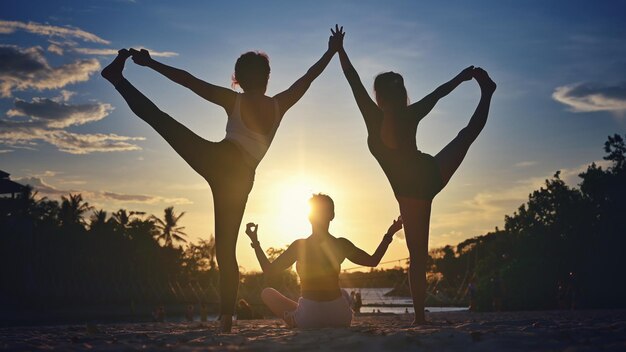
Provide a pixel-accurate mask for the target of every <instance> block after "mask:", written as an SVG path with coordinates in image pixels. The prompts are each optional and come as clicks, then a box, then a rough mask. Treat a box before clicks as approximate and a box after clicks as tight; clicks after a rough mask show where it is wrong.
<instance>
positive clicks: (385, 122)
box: [335, 26, 496, 324]
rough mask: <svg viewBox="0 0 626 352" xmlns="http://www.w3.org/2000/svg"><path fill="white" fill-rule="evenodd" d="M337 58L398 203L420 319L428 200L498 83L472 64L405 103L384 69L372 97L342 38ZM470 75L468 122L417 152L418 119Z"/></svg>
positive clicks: (457, 159)
mask: <svg viewBox="0 0 626 352" xmlns="http://www.w3.org/2000/svg"><path fill="white" fill-rule="evenodd" d="M335 30H336V32H337V33H338V35H340V36H341V39H343V35H344V33H343V27H341V28H338V27H337V26H335ZM339 59H340V61H341V67H342V69H343V72H344V74H345V76H346V79H347V80H348V83H349V84H350V87H351V88H352V93H353V94H354V98H355V99H356V102H357V105H358V107H359V110H360V111H361V114H362V115H363V119H364V120H365V125H366V126H367V131H368V138H367V144H368V147H369V150H370V152H371V153H372V155H373V156H374V158H376V160H377V161H378V163H379V165H380V166H381V168H382V169H383V172H384V173H385V175H386V176H387V179H388V180H389V183H390V184H391V188H392V189H393V192H394V195H395V197H396V200H397V201H398V204H399V206H400V213H401V215H402V220H403V222H404V232H405V234H406V242H407V247H408V249H409V256H410V258H411V266H410V268H409V281H410V288H411V295H412V298H413V306H414V308H415V321H414V322H413V323H414V324H421V323H424V322H425V320H424V300H425V298H426V258H427V256H428V232H429V227H430V210H431V204H432V200H433V198H434V197H435V195H437V193H439V191H441V190H442V189H443V188H444V187H445V185H446V184H447V183H448V181H450V178H451V177H452V175H453V174H454V172H455V171H456V170H457V168H458V167H459V165H460V164H461V162H462V161H463V158H464V157H465V154H466V153H467V150H468V149H469V147H470V145H472V143H473V142H474V140H475V139H476V137H478V135H479V134H480V132H481V131H482V129H483V127H484V126H485V123H486V122H487V115H488V113H489V104H490V102H491V97H492V95H493V92H494V91H495V89H496V84H495V83H494V82H493V81H492V80H491V79H490V78H489V75H487V72H486V71H484V70H483V69H481V68H474V67H473V66H470V67H468V68H466V69H464V70H463V71H461V73H459V74H458V75H457V76H456V77H454V78H453V79H452V80H450V81H449V82H447V83H445V84H443V85H441V86H440V87H438V88H437V89H435V90H434V91H433V92H432V93H430V94H428V95H427V96H426V97H424V98H423V99H422V100H420V101H418V102H417V103H414V104H411V105H408V97H407V92H406V88H405V87H404V80H403V79H402V76H401V75H399V74H397V73H395V72H386V73H381V74H379V75H378V76H376V79H375V80H374V90H375V95H376V103H375V102H374V101H373V100H372V99H371V98H370V96H369V95H368V93H367V91H366V90H365V88H364V87H363V84H362V83H361V79H360V78H359V75H358V74H357V72H356V70H355V69H354V67H353V66H352V64H351V63H350V60H349V59H348V55H347V54H346V51H345V50H344V48H343V40H341V48H340V49H339ZM472 78H474V79H476V81H477V82H478V85H479V86H480V89H481V92H482V96H481V98H480V102H479V103H478V107H477V108H476V111H474V114H473V115H472V117H471V119H470V121H469V124H468V125H467V126H466V127H465V128H463V129H462V130H461V132H459V134H458V135H457V136H456V138H454V139H453V140H452V142H450V143H449V144H448V145H447V146H445V147H444V148H443V149H442V150H441V151H440V152H439V153H438V154H437V155H435V156H434V157H433V156H431V155H428V154H425V153H422V152H420V151H419V150H418V149H417V144H416V140H415V137H416V132H417V125H418V123H419V121H420V120H421V119H422V118H424V117H425V116H426V115H427V114H428V113H429V112H430V111H431V110H432V109H433V107H434V106H435V104H436V103H437V101H438V100H439V99H441V98H443V97H445V96H446V95H448V94H449V93H450V92H452V90H454V89H455V88H456V87H457V86H458V85H460V84H461V83H462V82H464V81H469V80H471V79H472Z"/></svg>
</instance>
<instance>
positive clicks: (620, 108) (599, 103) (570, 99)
mask: <svg viewBox="0 0 626 352" xmlns="http://www.w3.org/2000/svg"><path fill="white" fill-rule="evenodd" d="M552 98H553V99H554V100H556V101H558V102H559V103H561V104H564V105H567V106H568V107H569V110H570V111H572V112H596V111H610V112H618V113H624V112H626V84H624V83H623V84H620V85H614V86H607V85H594V84H591V83H576V84H570V85H565V86H561V87H557V88H556V89H555V90H554V93H552Z"/></svg>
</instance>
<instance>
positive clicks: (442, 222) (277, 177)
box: [0, 0, 626, 270]
mask: <svg viewBox="0 0 626 352" xmlns="http://www.w3.org/2000/svg"><path fill="white" fill-rule="evenodd" d="M625 10H626V4H625V3H623V2H619V1H607V2H602V3H595V2H594V3H592V2H585V1H567V2H564V1H562V2H560V1H555V2H544V1H529V2H513V1H494V2H461V1H459V2H448V3H447V4H446V5H445V6H443V5H440V4H438V3H435V2H431V3H422V2H414V1H389V2H387V3H385V4H382V3H381V2H374V1H337V2H324V1H320V2H306V3H305V2H287V1H270V2H264V3H261V2H254V1H239V2H236V3H231V2H228V3H226V2H223V3H218V2H206V1H189V2H164V1H141V0H137V1H55V2H49V1H3V2H2V3H0V14H1V15H0V21H1V22H0V45H1V46H0V53H1V55H2V56H0V57H2V58H3V60H2V61H3V62H4V63H0V93H1V94H2V95H1V96H0V121H2V122H0V169H2V170H4V171H7V172H9V173H11V175H12V178H13V179H17V180H21V181H23V182H30V183H32V184H34V185H36V186H38V188H39V190H40V193H41V194H42V195H47V196H50V197H53V198H54V197H59V195H60V194H64V193H66V192H69V191H75V192H82V193H83V194H84V195H85V197H86V198H87V200H88V201H90V203H93V204H94V205H96V206H97V207H99V208H100V207H101V208H104V209H106V210H109V211H114V210H117V209H119V208H126V209H130V210H143V211H147V212H149V213H154V214H157V215H159V214H160V213H161V212H162V209H163V208H165V207H166V206H169V205H174V206H175V209H176V210H177V211H186V212H187V214H186V215H185V217H183V219H182V220H183V225H185V226H186V227H187V232H188V234H189V235H190V237H191V238H192V239H197V238H206V237H207V236H208V235H209V234H211V233H212V232H213V219H212V218H213V215H212V211H213V205H212V200H211V193H210V190H209V188H208V187H207V185H206V184H205V183H204V181H203V180H202V178H200V177H199V176H197V175H196V174H194V172H193V171H192V170H191V169H190V168H189V167H188V166H187V165H186V164H185V163H184V162H183V161H182V160H181V159H180V158H179V157H178V156H177V155H176V154H175V153H174V152H173V151H172V150H171V149H170V148H169V146H168V145H167V144H166V143H165V142H164V141H163V140H161V139H160V137H159V136H158V135H157V134H156V133H155V132H153V131H152V130H151V129H150V128H149V127H148V126H147V125H146V124H145V123H143V122H142V121H141V120H139V119H138V118H137V117H135V116H134V115H133V114H132V113H131V112H130V110H129V109H128V107H127V106H126V105H125V103H124V101H123V100H122V99H121V97H120V96H119V95H118V94H117V92H116V91H115V90H114V89H113V88H112V87H111V86H110V85H109V84H108V83H107V82H106V81H104V80H103V79H101V78H100V76H99V70H100V68H101V67H103V66H105V65H106V64H107V63H108V62H109V61H110V60H112V58H113V56H111V55H110V52H114V51H115V50H117V49H119V48H122V47H131V46H135V47H139V46H143V47H146V48H149V49H151V50H153V52H154V53H156V54H157V55H160V56H159V57H157V59H159V60H161V61H162V62H164V63H167V64H170V65H173V66H176V67H180V68H183V69H186V70H188V71H190V72H192V73H193V74H195V75H197V76H198V77H200V78H202V79H205V80H207V81H209V82H211V83H213V84H219V85H222V86H229V85H230V75H231V74H232V71H233V66H234V62H235V60H236V58H237V57H238V55H240V54H241V53H243V52H245V51H247V50H251V49H260V50H263V51H265V52H267V53H268V54H269V56H270V60H271V66H272V73H271V78H270V84H269V88H268V94H269V95H272V94H276V93H278V92H280V91H281V90H283V89H285V88H287V87H288V86H289V85H290V84H291V83H292V82H293V81H294V80H295V79H297V78H298V77H299V76H301V75H302V74H303V73H304V72H305V71H306V70H307V69H308V68H309V67H310V66H311V65H312V64H313V63H314V62H315V61H316V60H317V59H318V58H319V57H320V56H321V55H322V54H323V52H324V51H325V49H326V45H327V40H328V35H329V28H330V26H332V25H334V24H335V23H339V24H341V25H343V26H344V28H345V30H346V32H347V34H346V37H345V47H346V50H347V51H348V54H349V55H350V56H351V58H352V61H353V63H354V65H355V67H356V69H357V70H358V71H359V73H360V75H361V78H362V80H363V81H364V84H365V85H366V86H367V87H371V85H372V82H373V77H374V76H375V75H376V74H377V73H380V72H384V71H388V70H393V71H396V72H400V73H402V74H403V75H404V78H405V82H406V85H407V89H408V91H409V96H410V98H411V100H412V101H416V100H418V99H420V98H421V97H422V96H424V95H425V94H427V93H429V92H430V91H432V90H433V89H434V88H436V87H437V86H438V85H439V84H441V83H444V82H445V81H447V80H448V79H450V78H452V77H453V76H454V75H456V74H457V73H458V72H459V71H460V70H461V69H463V68H464V67H466V66H469V65H477V66H482V67H484V68H485V69H486V70H487V71H488V72H489V73H490V74H491V76H492V77H493V79H494V80H495V81H496V82H497V83H498V90H497V92H496V94H495V96H494V100H493V104H492V109H491V113H490V117H489V121H488V122H487V126H486V128H485V130H484V131H483V133H482V134H481V136H480V137H479V138H478V140H477V141H476V143H475V144H474V145H473V146H472V148H471V149H470V151H469V153H468V155H467V157H466V159H465V161H464V163H463V165H462V166H461V168H460V169H459V171H458V173H457V174H456V175H455V176H454V178H453V179H452V181H451V182H450V184H449V185H448V186H447V188H446V189H445V190H444V191H443V192H442V193H441V194H440V195H439V196H437V198H436V200H435V203H434V209H433V216H432V221H431V224H432V229H431V239H430V244H431V247H433V246H440V245H443V244H448V243H450V244H456V243H458V242H459V241H461V240H463V239H465V238H468V237H473V236H476V235H480V234H483V233H485V232H486V231H488V230H490V229H493V228H494V227H495V226H501V225H502V223H503V218H504V215H505V214H510V213H512V212H513V211H514V210H515V209H516V208H517V206H519V205H520V204H521V203H523V202H524V200H525V199H526V197H527V195H528V193H529V192H531V191H532V190H534V189H536V188H537V187H538V186H540V185H541V183H542V182H543V180H544V179H545V178H547V177H549V176H550V175H552V174H553V173H554V172H555V171H556V170H563V175H564V177H565V178H566V180H568V181H569V182H570V183H572V184H575V183H576V182H577V179H576V175H577V173H578V172H579V171H581V167H584V165H586V164H589V163H591V162H592V161H599V160H601V159H602V156H603V152H602V146H603V143H604V141H605V140H606V137H607V136H608V135H610V134H613V133H621V134H623V133H624V130H625V127H626V118H625V115H624V114H625V112H626V83H625V82H626V70H624V67H625V64H626V26H624V25H623V14H624V13H626V11H625ZM29 23H30V24H29ZM125 75H126V76H127V77H128V79H129V80H130V81H131V82H133V83H134V84H135V85H136V86H137V87H138V88H139V89H140V90H142V91H143V92H144V93H145V94H146V95H147V96H148V97H150V98H151V99H152V100H153V101H154V102H156V103H157V105H158V106H159V107H161V108H162V109H163V110H164V111H166V112H168V113H169V114H170V115H172V116H174V117H175V118H177V119H179V120H180V121H181V122H182V123H184V124H185V125H187V126H188V127H190V128H191V129H193V130H194V131H196V132H197V133H198V134H200V135H202V136H203V137H205V138H207V139H211V140H219V139H221V138H223V136H224V127H225V125H226V116H225V114H224V113H223V111H222V109H221V108H218V107H216V106H212V105H211V104H210V103H208V102H205V101H202V100H201V99H200V98H198V97H196V96H195V95H193V93H191V92H189V91H186V90H185V88H182V87H179V86H176V85H175V84H174V83H172V82H169V81H168V80H167V79H165V78H164V77H161V76H159V75H158V74H157V73H155V72H153V71H150V70H149V69H146V68H142V67H138V66H136V65H134V64H133V63H132V62H129V63H128V64H127V68H126V70H125ZM479 94H480V92H479V90H478V87H477V85H476V84H475V82H466V83H464V84H463V85H462V86H460V87H459V88H458V89H457V90H456V91H454V92H453V93H452V94H450V96H448V97H446V98H444V99H443V100H442V101H440V103H439V104H438V105H437V107H436V108H435V110H433V112H432V113H431V114H430V115H429V116H428V117H426V119H424V120H423V122H422V123H421V124H420V127H419V129H418V146H419V148H420V149H421V150H423V151H425V152H428V153H431V154H435V153H437V152H438V151H439V150H440V149H441V148H443V146H445V145H446V144H447V143H448V142H449V141H450V140H451V139H452V138H453V137H454V136H455V135H456V133H458V131H459V130H460V129H461V128H463V127H464V126H465V124H466V123H467V121H468V120H469V117H470V116H471V113H472V112H473V110H474V108H475V106H476V104H477V102H478V98H479ZM365 138H366V133H365V128H364V125H363V123H362V121H361V117H360V115H359V112H358V110H357V108H356V104H355V103H354V100H353V98H352V95H351V93H350V90H349V88H348V85H347V83H346V82H345V79H344V77H343V74H342V73H341V70H340V67H339V63H338V60H337V58H334V59H333V61H332V62H331V63H330V65H329V66H328V68H327V69H326V71H325V72H324V73H323V74H322V75H321V76H320V77H319V78H318V80H316V81H315V82H314V83H313V85H312V87H311V89H310V90H309V91H308V92H307V94H306V95H305V96H304V97H303V98H302V100H301V101H300V102H299V103H298V104H297V105H296V106H295V107H294V108H293V109H292V110H290V111H289V112H288V114H287V115H286V117H285V120H284V121H283V123H282V125H281V128H280V130H279V131H278V134H277V137H276V139H275V142H274V144H273V145H272V147H271V148H270V151H269V152H268V154H267V156H266V158H265V160H264V161H263V162H262V163H261V165H260V167H259V169H258V170H257V177H256V183H255V188H254V190H253V192H252V194H251V195H250V201H249V204H248V208H247V212H246V215H245V216H244V221H255V222H258V223H260V225H261V227H260V237H261V241H262V243H263V244H264V246H283V245H285V244H287V243H289V242H291V241H292V240H293V239H295V238H297V237H301V236H304V235H307V231H308V229H307V222H306V214H305V213H302V212H304V211H303V210H302V209H303V206H300V205H301V204H305V202H306V196H307V193H310V192H325V193H328V194H330V195H331V196H332V197H333V198H335V201H336V203H337V219H336V220H335V221H334V222H333V226H332V228H331V230H333V232H334V233H335V234H336V235H342V236H346V237H348V238H350V239H352V240H353V241H354V242H355V243H356V244H357V245H360V246H362V247H363V248H364V249H366V250H373V249H374V248H375V246H376V244H377V243H378V241H379V240H380V235H381V234H382V233H383V232H384V231H385V230H386V228H387V226H388V224H389V222H390V221H391V219H392V218H393V217H395V216H396V215H397V213H398V210H397V205H396V204H395V200H394V198H393V195H392V193H391V189H390V187H389V186H388V184H387V181H386V179H385V177H384V175H383V174H382V171H381V170H380V168H379V167H378V165H377V164H376V162H375V160H374V159H373V158H372V156H371V155H370V154H369V152H368V150H367V146H366V143H365ZM300 198H302V200H301V203H298V204H299V205H298V206H294V205H293V202H299V200H298V199H300ZM298 211H300V213H302V214H301V215H300V213H298ZM240 242H241V243H240V246H239V249H238V257H239V258H240V264H241V265H243V267H244V268H245V269H247V270H255V269H257V268H258V265H257V264H256V262H255V260H254V258H253V253H252V251H251V250H250V248H249V247H248V246H247V245H241V244H246V243H247V240H246V239H245V238H242V237H240ZM406 256H407V252H406V248H405V245H404V242H403V241H402V239H401V238H400V239H398V240H396V241H395V242H394V243H393V244H392V246H391V248H390V250H389V252H388V254H387V255H386V256H385V259H384V260H391V259H396V258H402V257H406Z"/></svg>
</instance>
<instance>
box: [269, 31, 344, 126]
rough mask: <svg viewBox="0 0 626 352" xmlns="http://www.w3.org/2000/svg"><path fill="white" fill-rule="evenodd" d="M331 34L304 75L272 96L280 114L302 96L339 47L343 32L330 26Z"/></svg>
mask: <svg viewBox="0 0 626 352" xmlns="http://www.w3.org/2000/svg"><path fill="white" fill-rule="evenodd" d="M330 31H331V33H332V35H331V36H330V38H329V39H328V50H326V52H325V53H324V55H322V57H321V58H320V59H319V60H317V62H316V63H315V64H313V66H311V68H309V70H308V71H307V72H306V73H305V74H304V76H302V77H300V79H298V80H297V81H296V82H295V83H294V84H292V85H291V87H289V88H288V89H287V90H285V91H283V92H281V93H278V94H276V96H275V97H274V98H276V100H277V101H278V106H279V107H280V111H281V115H284V114H285V113H286V112H287V110H289V109H290V108H291V107H292V106H293V105H294V104H295V103H297V102H298V100H300V98H302V96H303V95H304V93H306V91H307V90H308V89H309V87H310V86H311V83H313V81H314V80H315V79H316V78H317V77H318V76H319V75H320V74H321V73H322V72H323V71H324V69H325V68H326V66H328V63H329V62H330V59H332V58H333V55H335V53H336V52H337V50H338V49H339V41H340V40H342V39H343V34H340V33H338V32H335V31H333V30H332V28H331V30H330Z"/></svg>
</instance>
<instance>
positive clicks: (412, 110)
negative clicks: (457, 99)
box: [409, 66, 474, 120]
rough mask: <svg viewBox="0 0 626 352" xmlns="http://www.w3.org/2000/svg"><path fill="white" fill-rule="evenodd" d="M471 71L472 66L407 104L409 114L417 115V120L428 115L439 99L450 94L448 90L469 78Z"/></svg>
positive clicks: (453, 88) (472, 69)
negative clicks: (417, 99) (420, 98)
mask: <svg viewBox="0 0 626 352" xmlns="http://www.w3.org/2000/svg"><path fill="white" fill-rule="evenodd" d="M473 71H474V66H470V67H468V68H466V69H464V70H463V71H461V72H460V73H459V74H458V75H456V76H455V77H454V78H453V79H451V80H450V81H448V82H446V83H444V84H442V85H440V86H439V87H437V89H435V90H434V91H432V93H430V94H428V95H427V96H425V97H424V98H422V100H420V101H418V102H415V103H413V104H411V105H410V106H409V114H410V115H411V116H415V117H417V118H418V119H419V120H421V119H422V118H424V116H426V115H428V113H429V112H430V111H431V110H432V109H433V108H434V107H435V105H436V104H437V102H438V101H439V99H441V98H443V97H445V96H446V95H448V94H450V92H452V91H453V90H455V89H456V87H458V86H459V85H460V84H461V83H463V82H465V81H469V80H471V79H472V72H473Z"/></svg>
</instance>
